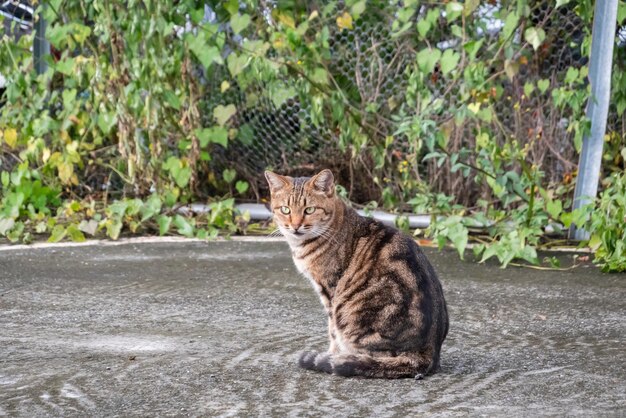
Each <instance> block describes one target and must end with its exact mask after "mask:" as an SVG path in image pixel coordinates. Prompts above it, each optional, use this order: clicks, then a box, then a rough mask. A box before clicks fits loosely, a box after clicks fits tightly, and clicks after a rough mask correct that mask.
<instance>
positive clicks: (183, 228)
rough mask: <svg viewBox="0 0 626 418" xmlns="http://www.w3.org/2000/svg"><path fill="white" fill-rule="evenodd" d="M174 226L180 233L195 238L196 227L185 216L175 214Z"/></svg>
mask: <svg viewBox="0 0 626 418" xmlns="http://www.w3.org/2000/svg"><path fill="white" fill-rule="evenodd" d="M173 222H174V226H175V227H176V228H177V231H178V233H179V234H180V235H184V236H186V237H188V238H193V236H194V227H193V225H192V224H191V223H190V222H189V221H188V220H187V219H186V218H184V217H183V216H181V215H176V216H174V221H173Z"/></svg>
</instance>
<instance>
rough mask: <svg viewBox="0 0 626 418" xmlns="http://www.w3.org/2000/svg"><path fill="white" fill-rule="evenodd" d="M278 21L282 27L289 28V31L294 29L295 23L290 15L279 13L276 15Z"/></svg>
mask: <svg viewBox="0 0 626 418" xmlns="http://www.w3.org/2000/svg"><path fill="white" fill-rule="evenodd" d="M278 21H279V22H280V23H282V24H283V25H285V26H287V27H290V28H291V29H295V28H296V22H295V21H294V20H293V17H292V16H291V15H288V14H286V13H279V14H278Z"/></svg>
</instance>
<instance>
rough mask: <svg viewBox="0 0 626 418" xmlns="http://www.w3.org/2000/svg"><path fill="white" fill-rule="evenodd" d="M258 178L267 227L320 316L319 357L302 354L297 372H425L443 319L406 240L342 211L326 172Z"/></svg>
mask: <svg viewBox="0 0 626 418" xmlns="http://www.w3.org/2000/svg"><path fill="white" fill-rule="evenodd" d="M265 175H266V178H267V180H268V183H269V185H270V192H271V208H272V211H273V214H274V221H275V223H276V224H277V226H278V228H279V229H280V231H281V232H282V234H283V235H284V236H285V238H286V239H287V242H288V243H289V246H290V248H291V252H292V256H293V260H294V263H295V265H296V267H297V269H298V270H299V271H300V272H301V273H302V274H303V275H304V276H306V277H307V278H308V279H309V280H310V281H311V283H312V285H313V287H314V288H315V290H316V291H317V294H318V295H319V297H320V300H321V302H322V305H323V306H324V309H325V310H326V313H327V315H328V335H329V340H330V346H329V348H328V351H327V352H325V353H316V352H305V353H303V354H302V355H301V357H300V360H299V364H300V366H301V367H303V368H305V369H310V370H317V371H322V372H326V373H333V374H336V375H340V376H364V377H373V378H389V379H392V378H401V377H416V378H420V377H421V376H423V375H428V374H432V373H434V372H435V371H436V370H437V368H438V366H439V353H440V350H441V344H442V343H443V341H444V339H445V338H446V335H447V333H448V313H447V309H446V302H445V299H444V296H443V290H442V287H441V283H440V282H439V279H438V278H437V275H436V273H435V271H434V269H433V267H432V266H431V264H430V263H429V262H428V260H427V259H426V256H425V255H424V253H423V252H422V251H421V249H420V248H419V246H418V245H417V244H416V243H415V241H414V240H413V239H412V238H410V237H409V236H406V235H403V234H402V233H400V232H399V231H398V230H396V229H394V228H391V227H388V226H385V225H383V224H382V223H380V222H378V221H375V220H372V219H369V218H365V217H362V216H359V215H358V214H357V213H356V212H355V211H354V210H353V209H352V208H350V207H348V206H346V205H345V203H343V201H341V199H339V198H338V197H337V196H336V195H335V185H334V178H333V175H332V173H331V172H330V171H329V170H323V171H322V172H320V173H318V174H317V175H315V176H314V177H312V178H306V177H299V178H292V177H287V176H280V175H277V174H274V173H272V172H266V173H265ZM307 208H309V209H308V212H309V213H307V211H306V210H307ZM311 208H313V209H311Z"/></svg>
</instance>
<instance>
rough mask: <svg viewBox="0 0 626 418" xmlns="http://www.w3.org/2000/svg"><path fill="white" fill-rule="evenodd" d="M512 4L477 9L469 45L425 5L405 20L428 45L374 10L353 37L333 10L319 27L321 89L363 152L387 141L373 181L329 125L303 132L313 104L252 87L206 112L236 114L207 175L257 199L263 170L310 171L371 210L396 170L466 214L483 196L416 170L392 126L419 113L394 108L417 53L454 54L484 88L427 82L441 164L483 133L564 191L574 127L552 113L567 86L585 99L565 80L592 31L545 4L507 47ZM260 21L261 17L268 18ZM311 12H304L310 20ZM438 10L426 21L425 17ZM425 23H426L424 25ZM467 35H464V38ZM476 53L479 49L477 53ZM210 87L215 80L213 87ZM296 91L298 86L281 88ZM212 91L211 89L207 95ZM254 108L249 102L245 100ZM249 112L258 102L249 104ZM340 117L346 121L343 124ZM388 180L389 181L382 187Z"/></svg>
mask: <svg viewBox="0 0 626 418" xmlns="http://www.w3.org/2000/svg"><path fill="white" fill-rule="evenodd" d="M513 3H514V2H509V1H490V2H486V3H484V4H481V5H479V6H478V7H477V8H476V9H475V10H474V11H473V12H472V13H471V14H470V15H468V16H465V17H464V18H463V25H464V29H465V30H467V34H468V35H471V36H474V39H473V42H470V41H472V40H471V39H465V40H464V41H465V42H463V40H459V36H458V34H457V33H452V32H451V31H452V30H453V27H454V26H453V25H450V24H449V22H448V21H447V19H446V15H445V12H440V11H439V10H440V9H438V7H439V6H440V5H439V4H438V3H434V2H433V3H428V2H426V3H423V5H422V6H421V7H420V8H419V10H418V13H417V14H416V15H415V16H414V17H413V23H415V22H419V21H420V20H424V19H427V18H428V19H430V21H431V22H432V26H433V27H432V28H431V29H430V31H429V32H428V36H427V37H422V36H420V34H419V29H420V28H419V26H416V25H414V24H412V25H410V28H409V29H408V30H406V31H404V32H402V33H401V34H398V32H399V31H398V29H397V28H395V27H393V25H394V22H395V21H396V20H397V14H394V11H393V10H387V9H385V8H384V7H382V8H379V9H377V10H370V11H368V12H367V13H364V15H363V16H361V18H360V19H358V20H356V21H355V22H353V24H352V26H351V28H349V29H346V28H341V27H340V26H339V25H338V24H337V23H336V22H335V19H336V16H341V15H342V13H343V12H344V9H342V8H341V5H340V6H338V8H337V9H336V11H335V12H334V13H332V14H330V16H331V17H330V18H329V20H328V21H326V22H324V24H325V25H327V27H328V28H330V32H329V35H330V36H329V50H330V58H329V59H328V60H327V61H326V62H324V65H325V67H326V68H327V70H328V72H329V74H330V76H331V79H332V85H331V88H333V89H336V91H338V92H340V94H341V95H343V96H344V98H345V99H346V100H345V103H346V108H347V109H348V110H352V111H353V113H356V114H357V115H366V116H364V117H362V118H361V119H360V120H359V122H360V123H361V125H362V127H363V128H364V130H365V132H367V135H368V136H370V139H371V141H373V142H379V143H380V142H383V141H385V138H388V137H393V143H392V146H391V147H390V148H389V149H388V150H387V152H388V154H389V155H388V161H390V162H391V164H388V165H387V166H386V167H385V168H383V169H382V170H375V167H374V165H375V164H374V163H373V161H372V160H371V158H368V157H367V156H365V155H359V150H352V151H351V152H350V151H346V150H345V149H343V148H342V147H340V146H339V144H340V142H341V139H340V138H339V135H340V133H339V132H338V130H336V129H334V126H333V125H332V124H325V123H324V121H322V123H321V124H314V123H312V121H311V108H310V106H311V103H310V102H309V101H307V100H302V98H301V97H299V96H298V95H297V94H295V89H294V90H293V94H292V95H291V96H290V97H287V98H283V99H284V100H271V99H270V98H269V96H268V95H263V94H256V95H255V94H254V89H256V91H257V92H258V93H261V92H263V91H264V90H265V89H266V88H267V87H268V86H266V85H262V84H259V85H257V86H255V87H254V88H251V87H249V86H248V87H247V88H246V90H245V92H244V91H242V90H238V92H237V93H236V94H237V95H238V97H236V98H234V97H233V94H235V93H234V91H233V90H230V91H228V92H227V93H226V95H229V96H219V95H218V96H216V97H213V98H212V99H211V102H212V103H215V104H218V103H227V102H232V100H235V102H236V103H237V107H238V108H242V109H245V111H244V112H242V113H241V114H239V116H238V121H237V128H238V131H239V134H238V135H239V137H240V139H241V140H240V141H236V142H234V143H233V144H232V146H230V147H229V148H228V149H226V150H222V151H221V154H220V156H219V158H216V159H215V160H214V163H215V165H216V167H217V168H220V169H221V168H225V167H228V168H234V169H235V170H237V171H238V172H239V173H240V174H241V175H242V176H243V177H245V178H246V179H247V180H248V181H250V182H251V183H252V184H253V186H255V187H254V189H255V190H258V188H259V187H261V188H263V187H264V186H263V183H264V182H263V179H262V175H261V174H262V170H263V169H265V168H272V169H275V170H277V171H279V172H282V173H286V174H291V175H307V174H310V173H311V172H312V171H313V170H314V169H317V168H319V167H322V166H327V167H330V168H332V169H334V170H335V171H336V172H338V173H340V178H341V180H342V182H343V184H350V185H351V191H352V195H351V197H352V198H353V199H354V200H357V201H358V200H360V201H367V200H370V199H380V193H381V187H378V186H377V185H376V184H381V185H382V184H383V183H384V182H385V179H386V181H387V182H388V183H391V186H392V187H393V178H394V177H396V175H397V173H395V172H394V171H395V170H396V166H397V164H399V163H401V162H402V161H408V163H409V166H410V167H411V168H412V169H413V174H414V176H415V177H416V178H418V179H421V180H424V181H426V182H427V183H429V184H430V186H431V187H432V189H433V190H436V191H442V192H445V193H447V194H450V195H453V196H457V197H458V200H459V201H460V202H461V203H464V204H470V203H471V202H473V201H475V200H476V198H479V197H480V196H481V194H482V193H484V192H485V191H484V189H483V186H482V185H481V184H476V183H475V182H474V181H473V179H472V176H468V177H464V176H463V175H461V173H460V172H458V171H455V170H453V164H450V163H449V162H446V163H444V164H443V165H439V164H437V163H436V162H435V161H430V162H427V163H421V162H420V161H421V157H423V156H424V154H425V153H426V152H427V151H426V150H425V149H424V147H423V146H422V149H416V148H417V146H416V144H415V142H416V141H417V140H418V138H415V137H411V136H410V135H407V134H406V133H402V132H400V131H399V126H400V121H401V120H402V119H403V118H404V117H406V116H407V114H409V115H410V114H411V112H419V111H420V109H415V108H413V109H410V108H408V107H406V106H403V105H402V104H403V103H404V102H405V100H406V95H407V88H408V86H409V84H408V82H409V77H410V75H411V68H412V66H413V65H414V64H415V63H416V61H417V60H419V58H418V53H419V51H420V50H422V49H423V48H425V47H431V48H437V49H439V50H440V51H442V52H443V53H444V54H446V51H447V50H450V51H453V52H454V53H458V54H459V56H461V57H462V58H461V59H462V60H465V61H466V62H459V63H458V64H457V66H458V68H459V71H460V72H462V71H464V70H466V69H467V68H468V66H467V64H468V62H469V61H471V60H474V61H481V62H483V63H484V65H483V66H482V67H481V71H483V72H484V74H483V75H484V77H485V79H486V80H487V81H486V82H485V83H484V86H483V87H484V88H482V89H476V88H474V89H471V90H468V88H467V86H466V85H465V84H464V82H463V80H462V78H458V77H457V78H452V77H450V76H449V74H448V73H447V71H449V69H446V68H441V63H439V64H437V65H436V66H435V68H434V69H433V71H432V72H431V73H430V74H429V77H428V79H427V81H426V82H427V87H428V89H429V90H430V92H431V94H432V100H442V101H443V102H444V103H445V105H444V106H443V107H442V110H441V111H439V112H436V113H434V114H430V115H429V117H430V118H431V119H432V120H434V121H435V123H436V125H437V129H439V130H443V131H445V134H446V136H448V137H449V139H448V142H447V146H448V150H449V151H450V152H458V151H460V150H462V149H464V148H465V149H468V148H469V149H473V148H474V147H475V146H476V136H477V135H478V134H479V132H480V131H481V125H482V126H489V127H490V129H491V132H492V133H493V136H492V140H495V141H498V142H499V143H501V144H503V145H504V144H505V143H507V142H509V141H511V140H513V141H517V142H518V143H519V144H520V146H521V147H522V148H523V147H526V148H525V152H526V153H527V156H526V159H527V161H528V163H529V165H530V166H531V167H533V169H535V170H541V171H543V172H544V176H545V177H544V178H545V180H546V182H547V183H550V184H562V183H565V184H567V183H568V182H570V181H571V179H572V176H573V175H575V172H576V164H577V152H576V149H575V138H574V135H575V132H574V130H573V129H572V126H571V124H572V123H573V122H574V120H573V119H572V118H573V117H574V116H575V115H573V114H572V110H571V108H569V107H568V106H558V105H555V97H554V95H555V93H554V92H555V91H556V90H558V89H559V88H561V87H567V86H570V87H572V86H574V87H575V86H577V88H579V89H580V90H581V91H583V92H584V90H585V89H586V85H585V83H584V82H582V83H579V84H576V83H578V82H579V80H583V79H584V78H585V77H579V78H576V80H574V76H573V73H572V71H574V72H575V73H576V74H575V75H578V74H579V71H580V70H581V69H582V68H584V66H585V65H586V63H587V60H588V59H587V55H588V48H589V45H588V44H586V43H585V42H586V40H588V39H589V38H588V35H589V34H590V27H591V22H589V21H584V20H583V19H582V18H581V17H580V16H579V13H578V11H577V10H575V7H574V6H573V5H571V6H569V5H568V6H564V7H559V8H555V5H554V4H553V3H552V2H545V1H543V2H541V1H535V2H530V10H529V13H528V16H527V17H525V18H523V19H522V20H524V19H525V20H524V21H522V22H521V24H519V26H518V27H517V28H516V29H515V30H514V31H512V33H511V34H510V39H503V36H502V32H503V31H506V30H509V29H507V28H506V25H507V24H508V23H507V22H505V21H504V20H503V19H502V18H501V17H500V16H501V15H502V13H501V12H502V11H503V10H506V9H508V8H511V7H512V5H513ZM268 7H270V10H266V11H262V12H260V13H261V15H264V16H270V15H271V6H268ZM316 7H317V6H309V11H310V10H316ZM432 10H436V12H432ZM429 13H436V16H435V17H434V18H432V16H430V17H429ZM470 27H471V30H468V28H470ZM525 27H526V28H527V27H534V28H540V29H541V30H542V31H544V32H545V38H544V39H543V40H542V42H541V44H540V45H539V46H538V47H537V49H533V48H532V47H530V46H529V45H528V40H527V39H526V37H525V36H524V28H525ZM477 44H478V45H477ZM213 78H214V79H215V80H216V81H215V82H216V83H218V82H219V80H220V77H219V76H217V77H213ZM281 82H282V83H284V84H285V86H287V90H288V91H289V87H290V86H291V87H295V85H296V83H298V82H299V81H298V78H297V77H293V78H289V77H287V78H285V79H284V80H282V81H281ZM218 90H219V86H218V85H216V86H214V87H213V88H211V89H209V91H212V92H215V91H218ZM251 96H253V97H256V98H258V100H257V101H254V100H253V101H251V100H250V97H251ZM255 100H256V99H255ZM468 103H473V104H474V105H475V106H477V105H480V104H482V106H484V107H489V108H491V109H493V112H492V113H491V114H487V113H485V114H483V115H479V116H481V119H480V120H479V121H478V122H476V121H467V120H466V121H464V122H461V123H458V122H457V123H452V122H451V121H453V120H454V119H455V113H456V112H458V110H459V109H460V108H461V107H462V106H463V104H468ZM346 117H348V116H346ZM623 129H624V128H623V116H621V115H620V116H618V115H617V112H616V109H615V108H613V113H612V115H611V117H610V124H609V130H610V131H611V132H615V131H617V132H621V131H622V130H623ZM390 180H391V181H390Z"/></svg>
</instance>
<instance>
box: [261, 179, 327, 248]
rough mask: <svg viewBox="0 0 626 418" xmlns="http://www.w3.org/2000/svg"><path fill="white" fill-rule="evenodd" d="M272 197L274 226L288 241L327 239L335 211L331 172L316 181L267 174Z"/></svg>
mask: <svg viewBox="0 0 626 418" xmlns="http://www.w3.org/2000/svg"><path fill="white" fill-rule="evenodd" d="M265 178H267V182H268V184H269V186H270V193H271V196H272V200H271V203H270V205H271V210H272V213H273V215H274V222H275V223H276V225H277V226H278V228H279V229H280V231H281V232H282V234H283V235H284V236H285V237H287V239H289V240H301V239H302V240H304V239H308V238H312V237H315V236H321V235H324V234H325V233H326V232H327V231H328V228H329V227H330V221H331V220H332V214H333V212H334V210H335V204H336V200H335V199H336V197H335V179H334V177H333V173H332V172H331V171H330V170H322V171H320V172H319V173H318V174H316V175H314V176H313V177H310V178H309V177H296V178H293V177H289V176H281V175H278V174H275V173H272V172H271V171H266V172H265Z"/></svg>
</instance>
